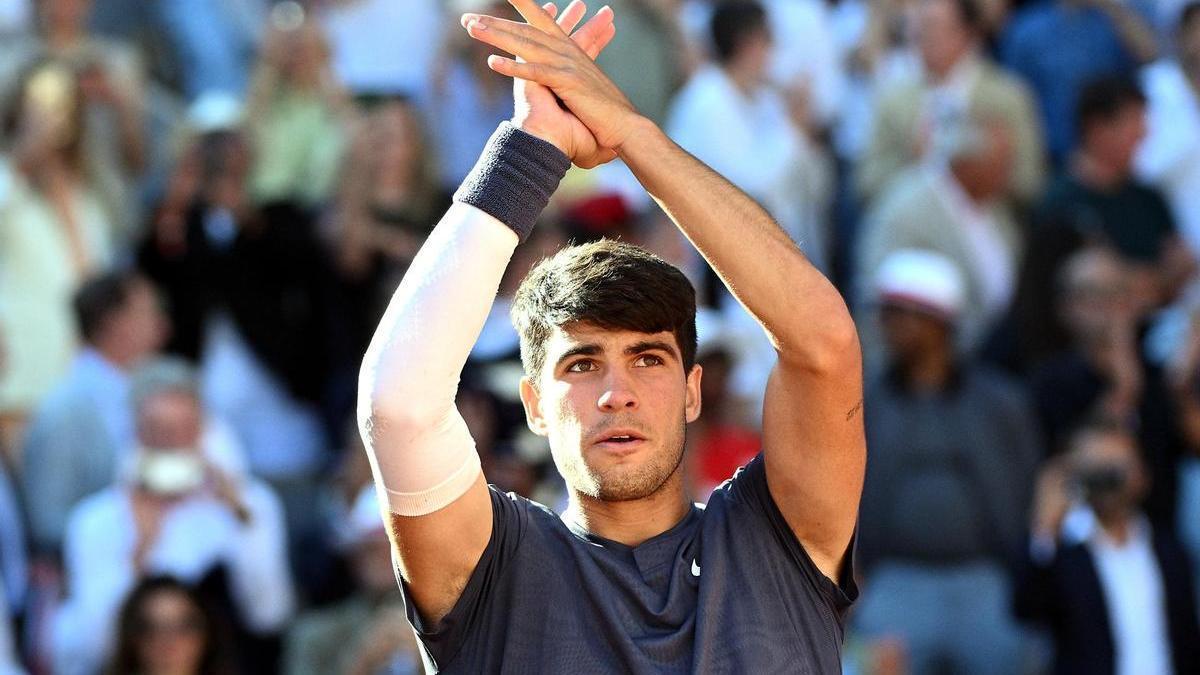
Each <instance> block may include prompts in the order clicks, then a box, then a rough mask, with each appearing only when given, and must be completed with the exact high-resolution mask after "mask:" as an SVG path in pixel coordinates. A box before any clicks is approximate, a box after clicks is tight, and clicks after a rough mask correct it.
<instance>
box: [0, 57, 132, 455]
mask: <svg viewBox="0 0 1200 675" xmlns="http://www.w3.org/2000/svg"><path fill="white" fill-rule="evenodd" d="M83 102H84V100H83V94H82V91H81V88H80V82H79V80H78V79H77V78H76V76H75V75H74V74H73V73H72V71H71V70H70V69H68V68H67V67H65V66H64V65H62V64H61V63H58V62H54V61H45V62H42V63H40V64H39V65H37V66H36V67H34V68H32V69H31V70H30V71H29V72H28V73H27V74H26V75H25V76H24V77H23V78H22V80H21V85H20V88H19V93H18V96H17V97H16V99H15V100H14V102H13V105H12V106H11V108H10V109H9V114H8V116H7V118H6V119H5V135H6V136H7V137H9V138H12V139H13V141H12V143H11V145H10V147H9V149H8V152H6V153H5V154H3V155H0V336H2V340H3V343H4V345H5V349H6V352H7V360H6V368H5V370H4V372H3V374H2V375H0V430H2V431H3V435H4V436H5V437H7V439H8V440H9V441H10V443H9V447H16V445H17V443H15V441H16V440H17V439H18V438H19V433H20V429H21V428H22V427H23V426H24V421H25V418H26V417H27V415H28V412H29V410H30V408H31V407H32V406H33V405H34V404H35V403H36V402H37V401H38V399H39V398H40V397H41V396H42V395H43V394H44V393H46V391H47V390H48V389H49V388H50V386H51V385H52V384H54V382H56V381H57V380H58V379H59V378H60V377H61V376H62V375H63V373H65V372H66V369H67V367H68V365H69V364H70V361H71V358H72V357H73V356H74V354H75V349H76V339H77V336H76V332H77V331H76V327H75V321H74V319H73V317H72V314H71V302H70V301H71V295H72V293H74V292H75V289H76V288H77V287H78V285H79V283H80V282H81V281H82V280H83V279H85V278H87V277H88V276H90V275H91V274H94V273H96V272H99V271H102V270H103V269H105V268H106V267H107V266H108V265H109V263H110V261H111V259H112V257H113V244H112V233H113V223H112V221H111V220H110V218H109V215H108V212H107V211H106V209H105V208H104V205H103V202H102V200H101V198H100V196H99V192H98V189H97V186H96V185H95V184H94V183H93V182H91V181H90V180H89V179H88V174H87V172H86V171H85V169H84V159H83V155H84V142H85V131H84V126H83V112H84V109H83Z"/></svg>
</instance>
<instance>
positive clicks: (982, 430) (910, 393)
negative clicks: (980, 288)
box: [857, 249, 1039, 674]
mask: <svg viewBox="0 0 1200 675" xmlns="http://www.w3.org/2000/svg"><path fill="white" fill-rule="evenodd" d="M962 277H963V275H962V272H961V271H960V270H959V269H958V268H957V267H956V266H955V265H954V264H953V263H952V262H950V261H949V260H948V259H947V258H945V257H943V256H941V255H939V254H937V253H933V252H931V251H924V250H916V249H902V250H899V251H896V252H895V253H892V254H891V255H889V256H888V257H887V258H885V259H884V261H883V263H882V264H881V265H880V267H879V272H878V274H877V275H876V277H875V284H874V289H875V300H876V303H875V306H874V309H875V310H876V311H877V312H878V314H879V318H880V322H881V324H882V334H883V341H884V345H885V352H886V359H887V367H886V368H885V369H884V371H883V372H882V373H881V374H880V376H879V377H877V378H875V379H874V380H871V381H869V382H868V386H867V389H866V402H865V406H866V409H867V410H868V411H870V414H869V415H867V419H866V429H867V443H868V447H870V448H871V452H870V454H869V456H868V460H867V478H866V484H865V488H864V491H863V501H862V510H861V512H860V525H859V527H860V536H861V539H860V542H859V554H860V556H861V557H860V560H861V564H862V570H863V571H864V572H865V577H866V579H867V581H868V585H867V586H866V587H867V588H868V589H869V590H867V592H866V593H865V595H864V597H863V603H862V607H861V610H860V612H859V613H858V615H857V624H858V626H857V627H858V629H859V630H860V631H861V632H862V633H863V634H864V635H865V636H866V637H868V638H869V639H885V638H886V639H891V640H896V639H898V640H899V641H900V642H901V643H902V644H903V647H904V652H905V654H906V657H907V660H908V666H909V669H910V670H909V671H908V672H913V673H925V672H933V671H934V670H936V669H937V667H938V665H939V664H945V665H947V666H948V667H949V668H950V672H965V673H980V674H986V673H1012V672H1017V671H1018V670H1019V669H1020V659H1021V638H1020V633H1019V630H1018V628H1017V625H1016V624H1015V623H1014V620H1013V618H1012V617H1011V616H1010V612H1009V598H1010V595H1009V588H1010V583H1011V581H1010V578H1009V575H1008V573H1007V571H1006V567H1005V562H1006V561H1007V559H1008V558H1009V557H1010V555H1015V553H1016V551H1017V550H1018V547H1019V546H1020V542H1021V537H1022V532H1023V530H1022V528H1023V523H1024V520H1023V518H1024V514H1025V513H1026V510H1027V508H1028V504H1029V491H1030V486H1032V485H1033V475H1034V470H1035V465H1036V461H1037V457H1038V456H1039V452H1038V439H1037V436H1036V433H1035V427H1034V423H1033V418H1032V414H1031V411H1030V408H1029V406H1028V405H1027V404H1026V401H1025V397H1024V395H1023V393H1022V392H1021V391H1020V390H1019V389H1018V388H1017V387H1016V386H1015V385H1014V384H1013V383H1011V382H1010V381H1009V380H1007V379H1006V378H1004V377H1003V376H1001V375H1000V374H998V373H995V372H992V371H989V370H987V369H986V368H984V367H982V366H980V365H978V364H976V363H974V362H972V361H971V360H970V359H969V358H967V357H962V356H960V355H959V353H958V352H957V351H956V349H955V346H954V344H955V340H954V332H955V330H956V328H957V324H958V321H959V318H960V316H961V314H962V312H963V308H964V297H965V294H964V291H963V286H964V282H963V278H962Z"/></svg>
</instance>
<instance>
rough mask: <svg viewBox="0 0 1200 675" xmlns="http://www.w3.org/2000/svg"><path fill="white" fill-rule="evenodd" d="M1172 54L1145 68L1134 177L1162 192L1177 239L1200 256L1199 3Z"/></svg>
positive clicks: (1184, 19)
mask: <svg viewBox="0 0 1200 675" xmlns="http://www.w3.org/2000/svg"><path fill="white" fill-rule="evenodd" d="M1176 44H1177V45H1178V53H1177V56H1176V57H1175V58H1168V59H1162V60H1159V61H1156V62H1154V63H1152V64H1151V65H1149V66H1146V68H1145V69H1143V70H1142V73H1141V81H1142V87H1143V89H1144V92H1145V94H1146V137H1145V139H1144V140H1143V141H1142V144H1141V146H1140V147H1139V148H1138V150H1137V154H1136V155H1135V157H1134V169H1135V171H1136V173H1137V175H1138V177H1139V178H1141V179H1142V180H1144V181H1146V182H1147V183H1150V184H1152V185H1154V186H1155V187H1157V188H1158V189H1159V190H1161V191H1162V193H1163V196H1165V197H1166V198H1167V200H1168V202H1169V203H1170V204H1171V210H1172V212H1173V213H1174V215H1175V222H1176V226H1177V227H1178V228H1179V234H1180V235H1181V236H1182V237H1183V240H1184V241H1185V242H1186V243H1187V245H1188V248H1189V249H1191V252H1192V255H1193V256H1200V93H1198V92H1200V3H1195V2H1193V3H1190V4H1188V5H1187V6H1186V7H1185V8H1184V9H1183V12H1182V13H1181V15H1180V18H1179V26H1178V28H1177V30H1176Z"/></svg>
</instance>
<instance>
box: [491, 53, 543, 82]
mask: <svg viewBox="0 0 1200 675" xmlns="http://www.w3.org/2000/svg"><path fill="white" fill-rule="evenodd" d="M487 64H488V68H491V69H492V70H494V71H496V72H497V73H500V74H501V75H507V76H508V77H512V78H515V79H518V80H526V81H528V82H533V83H535V84H540V85H544V86H546V87H553V86H554V85H555V83H556V82H557V81H558V78H557V77H556V76H555V75H556V73H557V71H556V70H555V69H553V68H550V67H549V66H544V65H542V64H540V63H524V62H519V61H517V60H515V59H510V58H508V57H505V56H497V55H496V54H492V55H491V56H489V57H488V60H487Z"/></svg>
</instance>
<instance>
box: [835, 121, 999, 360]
mask: <svg viewBox="0 0 1200 675" xmlns="http://www.w3.org/2000/svg"><path fill="white" fill-rule="evenodd" d="M934 143H935V144H936V145H937V146H938V148H939V149H938V150H937V151H936V152H937V154H939V155H941V156H943V157H945V158H946V160H945V162H943V163H934V164H926V165H919V166H914V167H911V168H909V169H907V170H906V171H905V172H903V173H901V174H900V175H898V176H897V177H896V178H895V179H894V181H893V182H892V184H891V185H890V187H888V189H887V191H886V193H885V194H884V195H883V196H882V197H880V199H879V201H878V202H877V204H876V205H875V207H874V208H873V209H872V211H871V212H870V213H869V214H868V215H867V218H866V221H865V222H864V223H863V231H862V238H861V240H860V242H859V249H858V260H857V268H856V273H857V275H858V277H857V279H858V282H857V283H858V287H859V292H858V294H857V298H858V300H859V301H860V302H869V301H870V300H871V299H872V289H871V287H870V284H871V282H872V280H873V279H874V277H875V274H876V273H877V271H878V270H879V268H880V265H881V264H882V263H883V260H884V259H885V258H886V257H887V256H888V254H890V253H891V252H893V251H896V250H899V249H908V248H918V249H928V250H931V251H936V252H937V253H939V254H941V255H943V256H945V257H947V258H949V259H950V260H951V261H953V262H954V264H955V266H956V267H957V268H958V269H959V270H961V271H962V272H963V273H964V276H965V284H966V286H965V292H966V300H965V302H964V305H963V308H962V312H961V314H960V315H959V316H958V317H956V321H955V334H954V337H955V340H956V342H957V344H958V346H959V347H960V348H961V349H963V350H966V351H974V350H976V349H977V348H978V347H979V345H980V344H981V342H982V340H983V338H984V337H985V336H986V335H987V333H988V330H989V329H990V327H991V326H992V325H993V324H994V323H995V322H996V320H997V319H998V318H1000V316H1001V315H1002V314H1003V313H1004V312H1005V311H1006V310H1007V308H1008V305H1009V302H1010V301H1011V299H1012V294H1013V288H1014V286H1015V283H1016V273H1017V264H1018V261H1019V258H1020V254H1021V251H1022V248H1023V242H1022V237H1021V231H1020V229H1019V228H1018V226H1017V224H1016V222H1015V221H1014V219H1013V217H1012V215H1011V213H1010V211H1009V208H1008V206H1007V205H1006V204H1005V203H1004V202H1003V200H1002V197H1003V195H1004V194H1005V193H1006V192H1007V190H1008V186H1009V177H1010V176H1011V172H1010V170H1009V169H1010V167H1011V166H1012V163H1013V155H1014V148H1013V135H1012V132H1011V131H1010V129H1009V128H1008V127H1007V126H1006V125H1005V124H1003V123H1002V122H1001V121H1000V120H997V119H993V118H984V119H981V120H970V119H968V120H963V121H960V122H956V123H954V124H951V125H947V126H946V127H944V128H942V129H940V130H939V135H938V137H937V138H935V139H934ZM860 332H862V333H863V337H864V345H863V348H864V356H865V357H866V358H867V361H868V363H872V364H873V363H877V361H878V348H879V341H878V340H877V339H876V338H875V334H874V332H873V330H872V325H871V324H870V323H869V322H865V323H861V324H860Z"/></svg>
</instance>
